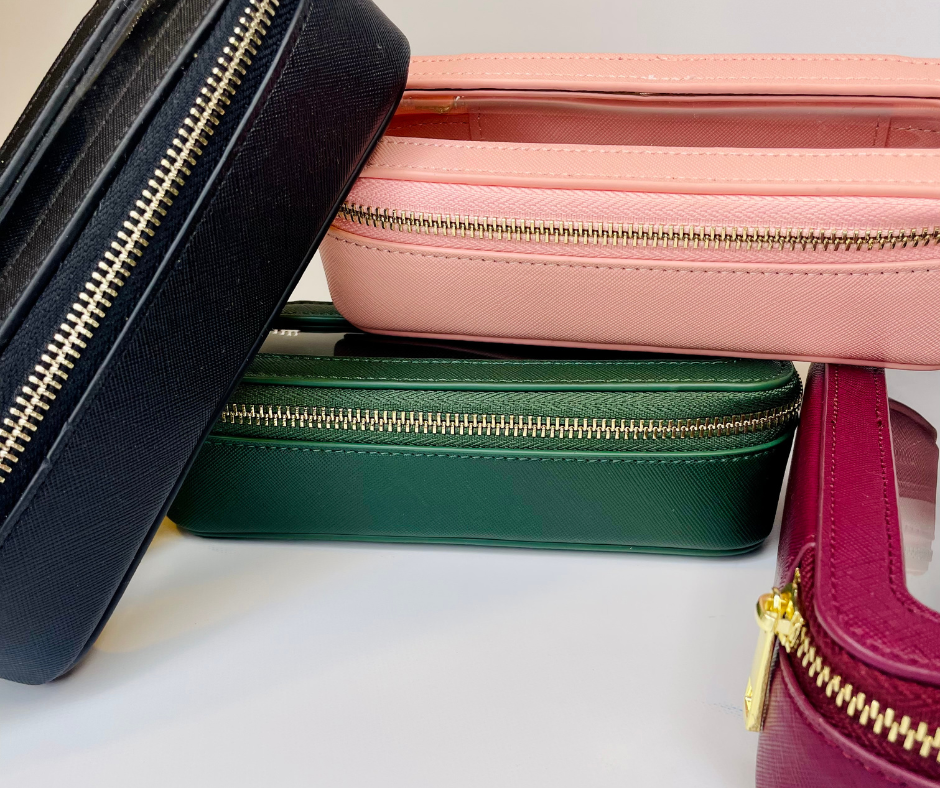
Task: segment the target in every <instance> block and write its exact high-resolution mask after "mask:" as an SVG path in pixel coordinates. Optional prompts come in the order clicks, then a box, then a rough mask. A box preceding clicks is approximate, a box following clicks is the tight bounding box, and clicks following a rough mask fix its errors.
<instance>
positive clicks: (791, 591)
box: [744, 570, 940, 763]
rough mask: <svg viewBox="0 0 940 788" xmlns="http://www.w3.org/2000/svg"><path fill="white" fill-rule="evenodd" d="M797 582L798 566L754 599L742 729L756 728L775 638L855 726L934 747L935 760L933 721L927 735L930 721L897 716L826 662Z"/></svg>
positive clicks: (938, 733) (923, 751) (937, 736)
mask: <svg viewBox="0 0 940 788" xmlns="http://www.w3.org/2000/svg"><path fill="white" fill-rule="evenodd" d="M799 583H800V573H799V570H797V571H796V574H795V575H794V578H793V582H792V583H790V584H789V585H787V586H785V587H784V588H783V589H782V590H778V589H774V590H773V592H771V593H770V594H764V595H763V596H762V597H761V598H760V599H759V600H758V602H757V623H758V626H759V627H760V630H761V632H760V635H759V636H758V641H757V649H756V651H755V652H754V662H753V665H752V667H751V675H750V678H749V679H748V683H747V690H746V691H745V694H744V718H745V724H746V726H747V729H748V730H750V731H759V730H760V729H761V725H762V722H763V714H764V704H765V702H766V693H767V687H768V684H769V681H770V666H771V660H772V658H773V648H774V642H775V640H776V641H779V642H780V645H781V646H783V648H784V649H785V650H786V652H787V653H788V654H792V653H793V652H794V651H795V652H796V660H795V661H796V662H798V663H799V664H800V665H801V666H802V668H803V669H804V670H805V671H806V673H807V675H808V676H809V677H810V678H811V679H813V678H814V679H815V680H816V686H817V687H819V688H823V687H825V693H826V697H827V698H828V699H829V700H831V701H832V702H833V703H834V704H835V705H836V707H837V708H840V709H843V710H844V711H845V713H846V714H847V715H848V716H849V717H851V718H852V719H854V720H855V721H856V722H857V723H858V724H859V725H861V726H862V727H863V728H867V727H868V726H869V725H870V726H871V731H872V733H874V734H875V735H877V736H882V735H883V736H884V737H885V738H886V739H887V740H888V741H889V742H891V743H892V744H899V745H901V746H902V747H903V748H904V749H905V750H908V751H911V750H914V749H915V748H916V749H917V751H918V752H919V753H920V756H921V757H922V758H928V757H930V756H931V755H932V754H933V753H934V751H936V760H937V762H938V763H940V726H936V727H935V728H934V731H933V734H930V725H929V724H928V723H927V722H926V721H923V720H921V721H920V722H918V723H917V724H916V725H915V723H914V722H913V720H912V719H911V717H909V716H907V715H899V714H898V713H897V712H896V711H895V710H894V709H893V708H891V707H885V706H884V704H882V703H881V702H879V701H878V700H876V699H875V698H872V697H869V696H868V695H867V694H866V693H865V692H864V691H862V690H861V689H859V688H858V687H856V686H855V685H853V684H851V683H849V682H847V681H845V679H844V678H843V677H842V676H841V675H839V674H837V673H836V672H835V671H834V670H833V669H832V668H831V667H830V665H829V664H828V663H827V661H826V659H825V657H824V656H823V654H821V653H820V651H819V649H818V648H817V646H816V644H815V643H814V641H813V638H812V634H811V633H810V631H809V629H808V628H807V626H806V622H805V620H804V619H803V616H802V614H801V613H800V610H799V598H798V596H799Z"/></svg>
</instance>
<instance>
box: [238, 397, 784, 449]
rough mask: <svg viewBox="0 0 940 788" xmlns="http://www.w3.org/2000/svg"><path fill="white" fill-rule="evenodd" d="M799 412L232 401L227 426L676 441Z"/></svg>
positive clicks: (755, 427) (778, 421)
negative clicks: (571, 413) (576, 411)
mask: <svg viewBox="0 0 940 788" xmlns="http://www.w3.org/2000/svg"><path fill="white" fill-rule="evenodd" d="M798 412H799V401H794V402H791V403H788V404H787V405H781V406H779V407H776V408H772V409H770V410H764V411H760V412H758V413H745V414H741V415H737V416H724V417H720V416H716V417H710V418H703V419H702V418H700V419H668V420H663V419H617V418H570V417H564V416H529V415H516V414H490V413H439V412H429V411H402V410H369V409H365V408H327V407H316V406H310V407H308V406H300V405H257V404H256V405H250V404H237V403H230V404H229V405H227V406H226V407H225V410H223V411H222V416H221V420H222V422H223V423H226V424H247V425H250V426H263V427H294V428H296V427H300V428H307V429H323V430H343V431H368V432H405V433H409V432H410V433H424V434H435V435H436V434H441V435H493V436H499V435H503V436H512V437H523V438H525V437H532V438H566V439H581V440H584V439H588V440H671V439H683V438H714V437H719V436H723V435H743V434H745V433H751V432H761V431H764V430H770V429H774V428H776V427H780V426H782V425H784V424H786V423H788V422H789V421H791V420H792V419H795V418H796V416H797V414H798Z"/></svg>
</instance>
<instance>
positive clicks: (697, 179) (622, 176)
mask: <svg viewBox="0 0 940 788" xmlns="http://www.w3.org/2000/svg"><path fill="white" fill-rule="evenodd" d="M366 169H367V170H373V169H376V170H382V169H385V170H392V171H393V172H394V171H397V170H414V171H416V172H418V171H420V172H454V173H465V174H479V175H538V176H546V177H548V176H551V177H557V178H594V179H597V180H601V181H622V180H631V179H632V180H653V181H690V182H692V183H877V184H881V185H884V184H921V183H929V184H931V185H936V184H937V182H938V181H937V179H935V178H927V179H917V178H904V179H903V180H889V179H887V178H777V177H761V178H733V177H730V176H722V177H720V178H717V177H706V176H694V175H665V174H652V175H651V174H649V173H642V174H639V175H637V174H635V173H619V174H617V175H609V174H607V173H603V172H587V173H586V172H556V171H553V170H507V169H498V170H487V169H483V168H473V167H432V166H425V165H420V164H381V163H376V162H373V163H371V164H369V165H368V167H367V168H366ZM366 177H368V175H366Z"/></svg>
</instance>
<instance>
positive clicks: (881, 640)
mask: <svg viewBox="0 0 940 788" xmlns="http://www.w3.org/2000/svg"><path fill="white" fill-rule="evenodd" d="M936 439H937V434H936V431H935V430H934V429H933V427H931V426H930V424H929V423H928V422H927V421H926V420H925V419H924V418H923V417H922V416H920V414H918V413H917V412H916V411H913V410H912V409H911V408H909V407H907V406H905V405H902V404H900V403H895V402H893V401H892V400H890V399H889V398H888V394H887V387H886V383H885V373H884V371H883V370H878V369H872V368H861V367H849V366H839V365H826V366H823V365H815V366H814V367H813V368H812V369H811V372H810V377H809V381H808V385H807V389H806V397H805V401H804V405H803V411H802V420H801V424H800V427H799V432H798V436H797V443H796V449H795V455H794V459H793V465H792V470H791V478H790V486H789V489H788V491H787V500H786V508H785V513H784V524H783V531H782V534H781V543H780V552H779V562H778V586H777V588H775V589H774V591H773V592H772V593H770V594H766V595H764V596H763V597H761V599H760V601H759V602H758V605H757V611H756V612H757V619H758V623H759V625H760V629H761V636H760V638H761V639H760V642H759V644H758V648H757V652H756V654H755V660H754V667H753V668H752V672H751V678H750V681H749V683H748V689H747V694H746V696H745V716H746V718H747V723H748V727H750V728H751V729H760V728H761V724H762V732H761V735H760V746H759V752H758V760H757V785H758V787H759V788H784V786H786V787H787V788H793V786H799V787H800V788H840V787H841V786H846V788H848V786H853V787H857V786H863V787H864V788H868V787H869V786H895V785H903V786H928V785H930V786H936V785H938V784H940V763H938V760H940V613H937V612H936V611H935V610H933V609H931V608H930V607H928V606H927V605H926V604H924V603H922V602H920V601H918V599H916V598H915V597H914V596H912V594H911V593H910V591H909V590H908V581H909V579H910V577H911V575H912V572H913V573H914V574H917V573H918V572H921V571H923V568H924V566H926V564H927V563H928V562H929V548H928V552H927V554H926V557H925V551H924V546H923V543H926V544H928V545H929V542H930V541H931V540H930V539H929V538H925V537H924V534H923V533H922V531H924V527H923V526H924V523H925V522H928V521H929V527H930V529H932V527H933V515H934V507H935V503H936V493H935V491H936V474H937V443H936ZM911 512H914V513H915V515H916V516H915V517H913V518H911V517H910V514H911ZM902 514H904V517H902V516H901V515H902ZM912 519H913V521H914V522H913V525H911V522H910V521H911V520H912ZM918 520H920V521H923V522H918ZM902 525H903V529H902ZM931 535H932V530H931ZM775 642H776V643H778V644H779V645H777V647H776V669H775V670H772V671H771V659H772V657H773V655H774V649H775ZM768 677H769V680H768Z"/></svg>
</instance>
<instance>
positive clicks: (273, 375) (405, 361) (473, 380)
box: [249, 353, 786, 386]
mask: <svg viewBox="0 0 940 788" xmlns="http://www.w3.org/2000/svg"><path fill="white" fill-rule="evenodd" d="M271 355H276V356H278V357H279V358H286V359H300V360H304V361H308V362H309V356H305V355H300V354H293V355H292V354H288V353H284V354H281V353H275V354H271ZM362 361H363V359H361V358H344V357H342V356H322V357H320V358H318V359H317V361H315V362H313V363H314V364H319V363H322V362H332V363H340V362H342V363H354V364H359V363H362ZM391 363H395V364H430V365H434V366H436V365H446V364H457V365H463V364H472V365H474V366H481V367H483V368H484V369H486V368H490V367H492V366H494V365H498V366H536V365H537V366H566V365H567V363H569V362H564V361H540V362H526V361H498V360H493V361H472V360H469V359H395V361H394V362H391ZM576 363H577V364H578V365H579V366H587V365H591V366H609V365H610V364H612V363H614V364H615V363H617V362H610V361H579V362H576ZM637 363H639V364H660V363H662V364H669V365H677V364H688V363H690V362H687V361H663V362H659V361H643V362H637ZM691 363H695V362H691ZM703 363H707V364H721V363H722V362H720V361H707V362H703ZM250 375H251V373H249V379H250ZM258 376H259V377H271V378H296V377H297V375H296V374H285V375H282V374H279V373H277V372H264V373H258ZM343 377H344V378H348V379H350V380H378V378H376V376H375V375H345V374H344V376H343ZM387 379H391V378H387ZM394 379H395V380H402V381H419V380H420V381H424V380H427V379H426V378H419V377H415V378H407V377H403V376H402V377H399V376H395V378H394ZM766 380H768V378H729V379H726V380H719V379H717V378H670V379H668V380H667V379H663V378H657V379H656V380H654V381H649V383H651V384H653V383H655V384H661V383H714V384H716V385H719V384H723V383H730V384H734V383H761V382H764V381H766ZM428 382H436V381H428ZM439 382H441V383H476V382H479V383H490V382H492V383H540V382H543V381H534V380H533V379H532V378H531V377H528V378H501V379H499V380H498V381H488V380H480V378H479V377H472V378H440V379H439ZM545 382H548V383H622V382H623V377H622V376H621V377H613V378H552V379H551V380H549V381H545ZM643 382H646V381H639V383H643ZM783 385H784V386H785V385H786V383H784V384H783Z"/></svg>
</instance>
